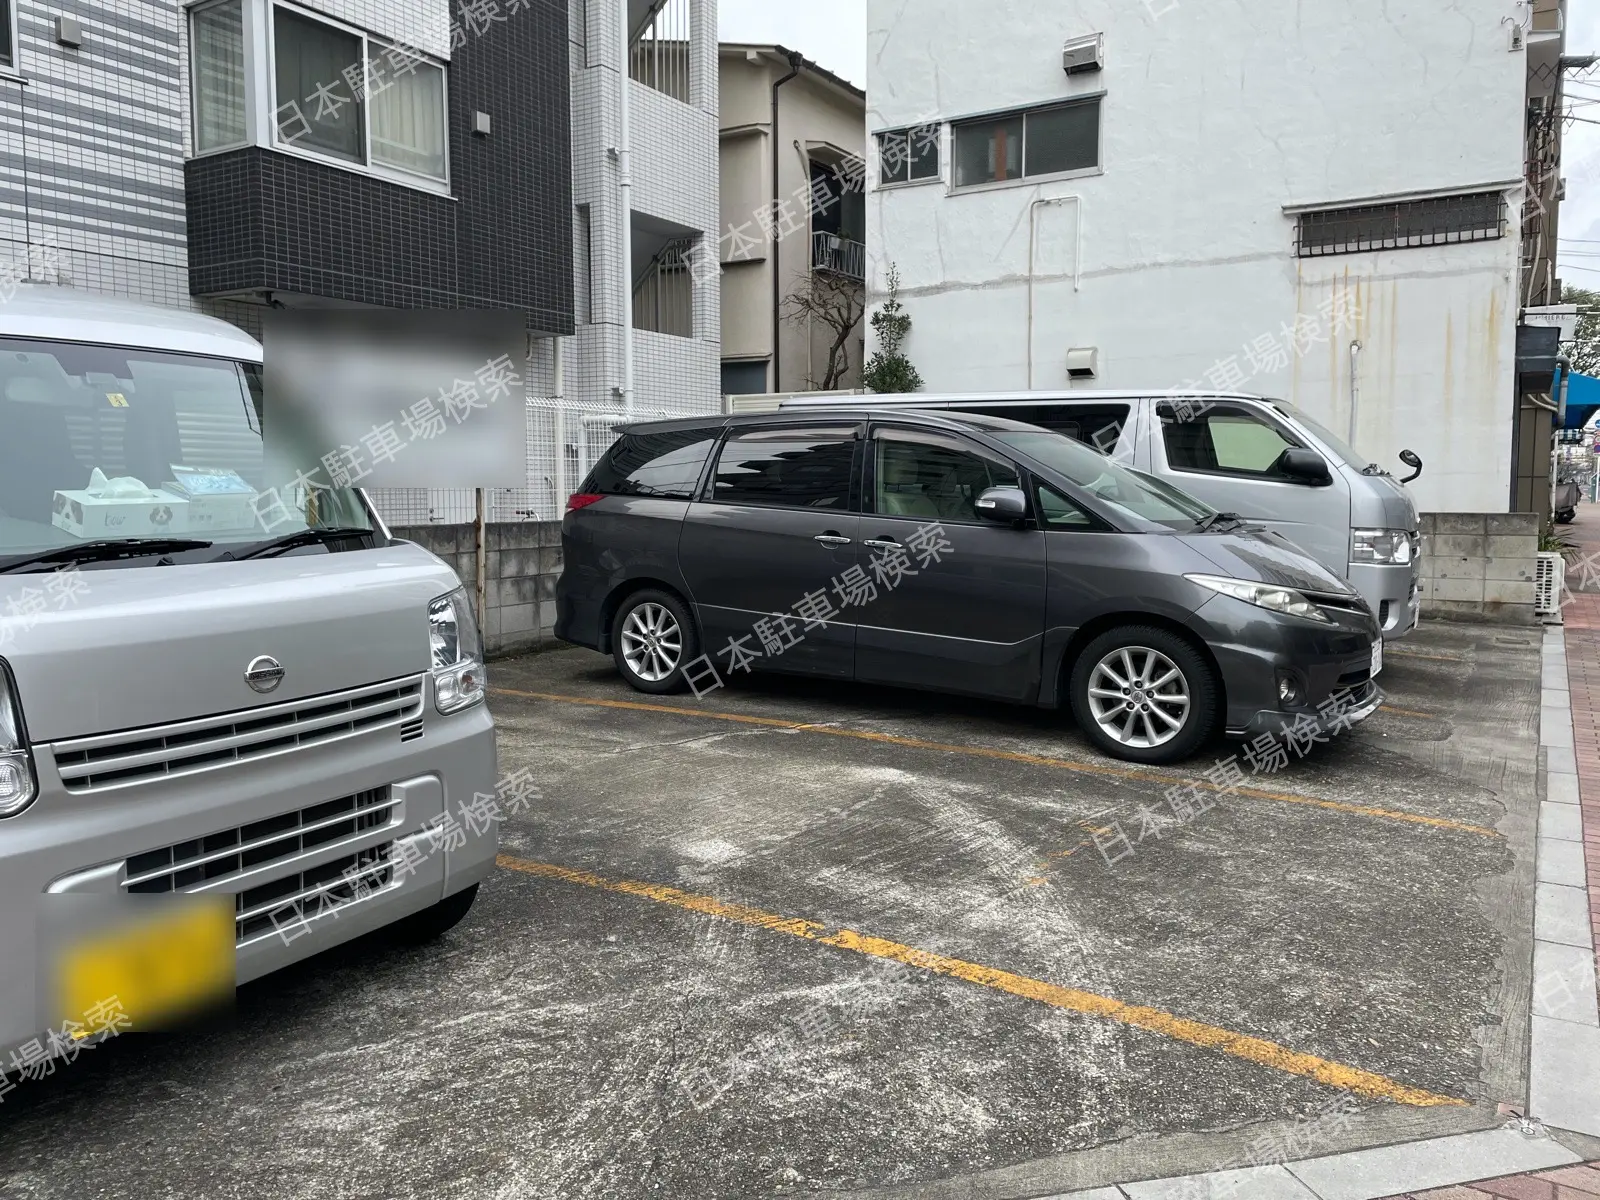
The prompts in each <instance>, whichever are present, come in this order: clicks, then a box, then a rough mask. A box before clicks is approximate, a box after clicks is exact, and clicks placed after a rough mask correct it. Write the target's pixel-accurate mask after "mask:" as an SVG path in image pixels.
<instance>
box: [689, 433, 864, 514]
mask: <svg viewBox="0 0 1600 1200" xmlns="http://www.w3.org/2000/svg"><path fill="white" fill-rule="evenodd" d="M855 448H856V441H855V430H854V429H853V428H843V429H759V430H752V431H751V432H749V433H741V434H736V435H735V436H733V437H730V438H729V439H728V441H727V443H726V444H725V445H724V446H723V448H722V456H721V458H719V459H718V460H717V471H716V477H715V480H714V482H713V484H712V499H713V500H715V501H717V502H718V503H720V504H762V505H768V506H771V507H775V508H824V509H828V510H830V511H832V510H839V511H848V510H849V508H850V474H851V469H852V466H853V464H854V461H855Z"/></svg>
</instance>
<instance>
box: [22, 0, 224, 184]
mask: <svg viewBox="0 0 1600 1200" xmlns="http://www.w3.org/2000/svg"><path fill="white" fill-rule="evenodd" d="M5 2H6V0H0V3H5ZM191 28H192V30H193V36H192V37H191V38H190V52H191V54H192V55H193V63H192V66H191V70H192V72H193V76H194V89H193V91H194V148H195V153H197V154H204V153H205V152H206V151H208V150H221V149H225V148H227V147H229V146H240V145H243V144H245V143H246V142H248V141H249V132H248V130H247V128H246V126H245V116H244V89H245V82H244V5H243V4H242V3H241V2H240V0H231V2H228V3H223V4H212V5H209V6H207V7H205V8H199V9H196V10H195V13H194V18H193V24H192V26H191Z"/></svg>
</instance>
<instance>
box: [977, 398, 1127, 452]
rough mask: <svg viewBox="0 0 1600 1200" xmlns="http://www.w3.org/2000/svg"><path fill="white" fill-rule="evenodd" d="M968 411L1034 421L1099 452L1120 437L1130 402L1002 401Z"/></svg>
mask: <svg viewBox="0 0 1600 1200" xmlns="http://www.w3.org/2000/svg"><path fill="white" fill-rule="evenodd" d="M971 411H973V412H977V413H983V414H985V415H988V416H996V417H1009V418H1011V419H1012V420H1013V421H1022V422H1023V423H1024V424H1028V425H1037V426H1038V427H1039V428H1040V429H1053V430H1055V432H1057V433H1064V434H1066V435H1067V436H1068V437H1069V438H1076V439H1077V440H1078V441H1080V442H1082V443H1083V444H1084V445H1085V446H1093V447H1094V448H1095V449H1096V450H1098V451H1100V453H1101V454H1110V453H1112V452H1113V451H1115V450H1116V448H1117V443H1118V442H1119V441H1120V440H1121V438H1122V429H1123V426H1125V425H1126V424H1127V423H1128V412H1129V406H1128V405H1126V404H1102V405H1094V406H1090V405H1085V404H1005V405H995V406H994V407H992V408H974V409H972V410H971Z"/></svg>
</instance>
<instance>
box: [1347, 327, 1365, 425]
mask: <svg viewBox="0 0 1600 1200" xmlns="http://www.w3.org/2000/svg"><path fill="white" fill-rule="evenodd" d="M1360 371H1361V343H1360V342H1351V343H1350V435H1349V436H1348V437H1347V438H1345V441H1347V442H1349V443H1350V444H1351V445H1352V446H1354V445H1355V444H1356V414H1357V413H1358V412H1359V410H1360V408H1361V376H1360Z"/></svg>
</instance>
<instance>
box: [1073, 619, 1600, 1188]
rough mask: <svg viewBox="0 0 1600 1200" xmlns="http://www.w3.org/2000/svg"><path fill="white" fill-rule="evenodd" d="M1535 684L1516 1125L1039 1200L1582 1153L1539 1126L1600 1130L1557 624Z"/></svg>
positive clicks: (1599, 1011) (1331, 1180) (1517, 1166)
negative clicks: (1528, 969)
mask: <svg viewBox="0 0 1600 1200" xmlns="http://www.w3.org/2000/svg"><path fill="white" fill-rule="evenodd" d="M1539 682H1540V689H1541V692H1540V710H1539V715H1540V720H1539V748H1540V750H1541V751H1542V754H1543V762H1542V765H1541V767H1540V770H1539V783H1540V785H1541V786H1540V790H1539V795H1540V796H1541V800H1540V804H1539V833H1538V841H1537V851H1536V857H1535V877H1536V879H1537V880H1538V883H1537V885H1536V887H1535V889H1534V913H1533V917H1534V950H1533V957H1534V962H1533V979H1534V983H1533V998H1532V1003H1531V1011H1530V1014H1529V1020H1530V1022H1531V1024H1532V1042H1531V1048H1530V1052H1529V1063H1528V1073H1529V1079H1528V1092H1529V1105H1528V1116H1529V1118H1530V1119H1529V1121H1528V1122H1527V1124H1526V1125H1525V1127H1524V1128H1525V1129H1526V1130H1527V1132H1523V1131H1522V1130H1520V1129H1518V1128H1516V1127H1514V1125H1509V1124H1508V1126H1502V1127H1500V1128H1497V1129H1487V1130H1483V1131H1481V1132H1478V1133H1461V1134H1451V1135H1449V1136H1446V1137H1436V1138H1426V1139H1423V1140H1420V1141H1415V1142H1402V1143H1400V1144H1398V1145H1392V1146H1378V1147H1373V1148H1369V1149H1365V1150H1351V1151H1346V1152H1344V1153H1341V1154H1330V1155H1324V1156H1322V1157H1319V1158H1308V1159H1301V1160H1299V1161H1296V1162H1287V1163H1284V1164H1282V1165H1278V1166H1261V1167H1245V1168H1240V1169H1235V1170H1224V1171H1211V1172H1205V1173H1202V1174H1196V1175H1181V1176H1174V1177H1172V1178H1168V1179H1150V1180H1144V1181H1141V1182H1138V1183H1126V1184H1120V1185H1118V1186H1116V1187H1101V1188H1091V1189H1086V1190H1083V1191H1077V1192H1067V1193H1061V1194H1059V1195H1057V1196H1055V1197H1051V1198H1050V1200H1378V1198H1379V1197H1388V1196H1398V1195H1401V1194H1403V1193H1406V1192H1418V1191H1425V1190H1429V1189H1433V1188H1440V1187H1446V1186H1449V1185H1451V1184H1463V1183H1472V1182H1474V1181H1477V1180H1485V1179H1496V1178H1498V1177H1500V1176H1506V1175H1517V1174H1521V1173H1523V1172H1529V1171H1542V1170H1548V1169H1550V1168H1552V1167H1562V1166H1571V1165H1574V1164H1577V1163H1581V1162H1583V1161H1584V1158H1583V1156H1582V1155H1580V1154H1578V1153H1576V1152H1574V1151H1572V1150H1569V1149H1568V1148H1567V1147H1566V1146H1564V1145H1562V1144H1561V1143H1560V1142H1559V1141H1557V1140H1556V1139H1555V1138H1554V1137H1552V1136H1551V1135H1550V1133H1549V1132H1548V1131H1547V1130H1546V1129H1545V1128H1543V1127H1542V1126H1548V1127H1549V1128H1550V1129H1554V1130H1557V1131H1561V1130H1570V1131H1573V1132H1577V1133H1583V1134H1588V1135H1591V1136H1600V1005H1597V1003H1596V991H1595V960H1594V941H1593V935H1592V933H1591V930H1590V925H1589V899H1588V892H1587V889H1586V888H1585V886H1584V884H1585V882H1586V880H1585V878H1584V876H1583V874H1582V871H1583V856H1582V852H1583V823H1582V812H1581V809H1580V807H1579V800H1580V795H1579V786H1578V756H1577V753H1576V748H1575V744H1574V736H1573V735H1574V725H1573V720H1572V699H1571V691H1570V689H1569V687H1568V677H1567V658H1566V634H1565V631H1564V630H1563V628H1562V627H1560V626H1547V627H1546V628H1545V631H1544V641H1543V644H1542V645H1541V647H1540V681H1539ZM1577 915H1581V917H1582V920H1581V921H1578V920H1576V919H1575V917H1576V916H1577ZM1552 981H1553V984H1554V986H1553V985H1552ZM1541 983H1543V984H1544V986H1541Z"/></svg>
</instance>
